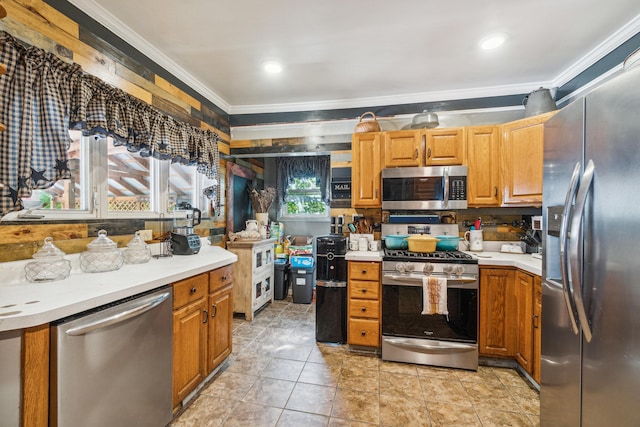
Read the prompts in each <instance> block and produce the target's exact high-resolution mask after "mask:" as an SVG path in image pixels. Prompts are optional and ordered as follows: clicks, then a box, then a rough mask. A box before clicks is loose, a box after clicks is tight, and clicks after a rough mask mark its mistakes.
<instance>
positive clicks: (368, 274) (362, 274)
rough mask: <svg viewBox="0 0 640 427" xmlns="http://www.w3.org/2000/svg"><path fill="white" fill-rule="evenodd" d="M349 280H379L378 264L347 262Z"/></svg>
mask: <svg viewBox="0 0 640 427" xmlns="http://www.w3.org/2000/svg"><path fill="white" fill-rule="evenodd" d="M349 278H350V279H358V280H376V281H378V280H380V263H379V262H358V261H350V262H349Z"/></svg>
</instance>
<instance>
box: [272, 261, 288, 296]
mask: <svg viewBox="0 0 640 427" xmlns="http://www.w3.org/2000/svg"><path fill="white" fill-rule="evenodd" d="M290 270H291V266H290V265H289V263H288V262H287V260H285V259H277V260H276V262H275V264H274V266H273V275H274V278H273V281H274V284H273V298H274V299H285V298H286V297H287V295H288V294H289V272H290Z"/></svg>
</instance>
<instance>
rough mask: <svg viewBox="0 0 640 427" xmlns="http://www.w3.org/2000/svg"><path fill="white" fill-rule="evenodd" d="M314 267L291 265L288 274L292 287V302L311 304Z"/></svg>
mask: <svg viewBox="0 0 640 427" xmlns="http://www.w3.org/2000/svg"><path fill="white" fill-rule="evenodd" d="M314 270H315V268H314V267H307V268H302V267H291V272H290V274H289V277H290V280H291V288H292V289H293V302H294V303H296V304H311V301H313V273H314Z"/></svg>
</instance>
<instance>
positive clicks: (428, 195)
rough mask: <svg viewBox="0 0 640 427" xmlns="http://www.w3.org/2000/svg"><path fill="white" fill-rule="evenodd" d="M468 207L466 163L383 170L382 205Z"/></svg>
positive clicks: (420, 208)
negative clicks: (464, 164) (461, 164)
mask: <svg viewBox="0 0 640 427" xmlns="http://www.w3.org/2000/svg"><path fill="white" fill-rule="evenodd" d="M466 208H467V167H466V166H427V167H412V168H387V169H383V170H382V209H385V210H422V209H431V210H439V209H466Z"/></svg>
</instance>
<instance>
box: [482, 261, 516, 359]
mask: <svg viewBox="0 0 640 427" xmlns="http://www.w3.org/2000/svg"><path fill="white" fill-rule="evenodd" d="M516 316H517V306H516V292H515V271H514V270H513V269H512V268H481V269H480V336H479V337H478V346H479V349H478V351H479V353H480V355H482V356H500V357H514V356H515V346H516V335H517V325H516Z"/></svg>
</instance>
